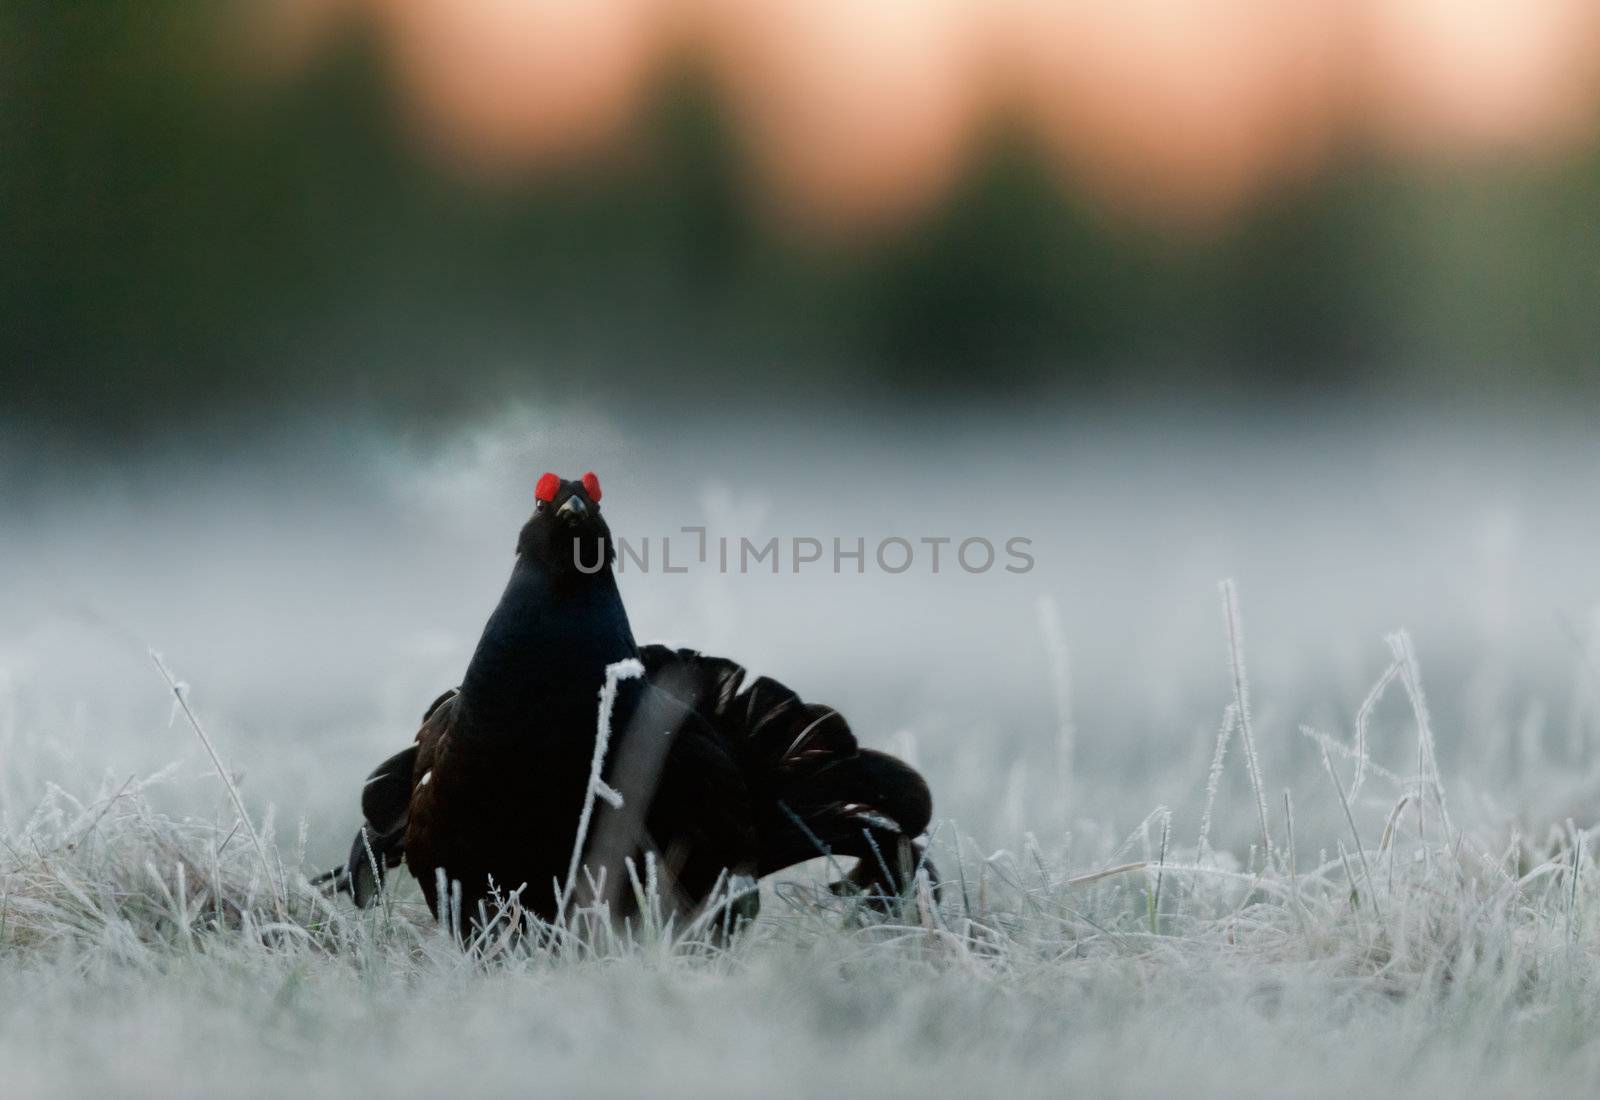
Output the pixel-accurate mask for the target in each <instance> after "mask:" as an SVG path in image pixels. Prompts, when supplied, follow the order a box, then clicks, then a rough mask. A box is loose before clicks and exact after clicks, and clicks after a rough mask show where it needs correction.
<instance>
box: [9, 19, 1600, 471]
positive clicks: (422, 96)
mask: <svg viewBox="0 0 1600 1100" xmlns="http://www.w3.org/2000/svg"><path fill="white" fill-rule="evenodd" d="M1597 32H1600V8H1597V7H1596V6H1595V5H1594V4H1593V3H1592V2H1589V0H1534V2H1521V3H1507V2H1500V0H1473V2H1467V0H1459V2H1458V0H1389V2H1378V0H1369V2H1359V3H1352V2H1322V0H1297V2H1289V3H1253V2H1247V0H1218V2H1216V3H1208V4H1195V5H1183V4H1166V3H1160V2H1154V0H1133V2H1128V3H1119V4H1114V5H1111V4H1093V5H1091V4H1073V3H1068V2H1065V0H1063V2H1059V3H1048V2H1045V3H1032V2H1029V0H1004V2H995V3H984V4H979V3H969V2H964V0H917V2H914V3H913V2H909V0H876V2H872V3H867V2H865V0H805V2H794V0H772V2H770V3H760V4H738V3H736V2H734V0H697V2H689V0H679V2H667V0H531V2H527V3H520V4H519V3H508V2H502V0H481V2H480V0H455V2H452V3H449V4H440V3H428V2H425V0H365V2H358V0H292V2H288V0H286V2H283V3H271V4H238V3H235V4H224V5H213V4H201V3H194V2H178V0H173V2H169V3H161V4H149V3H140V2H134V0H107V2H103V3H96V4H92V5H90V4H63V3H59V2H54V0H10V2H8V3H6V4H5V5H3V6H0V102H3V103H4V110H3V112H0V255H3V256H4V257H5V262H4V263H3V264H0V317H3V318H4V323H3V325H0V393H3V394H4V397H3V399H0V401H3V405H0V409H3V412H4V413H6V414H9V418H10V419H12V420H14V421H26V422H31V423H33V424H36V425H48V426H52V427H55V428H61V429H67V430H68V434H69V435H73V436H77V437H96V438H111V439H116V438H122V437H124V436H125V435H127V434H128V433H138V432H140V431H143V430H147V429H150V428H159V427H160V426H162V425H170V424H171V423H172V422H174V421H175V420H178V419H189V418H193V417H196V416H198V415H206V416H220V417H222V418H224V419H246V418H252V417H255V416H258V415H262V414H269V415H270V414H272V413H274V412H276V411H284V410H291V409H304V408H308V407H309V408H316V407H320V406H325V407H329V408H333V407H336V406H344V407H349V405H350V403H352V402H355V403H359V404H360V405H361V406H362V407H363V408H366V409H370V410H374V411H376V412H377V413H378V414H379V415H380V416H394V417H398V418H400V419H401V420H402V421H403V422H406V423H413V424H426V423H439V422H444V423H449V422H460V418H465V417H470V416H472V415H475V414H477V413H481V412H483V411H485V410H488V409H491V408H493V407H494V406H495V405H496V404H497V403H498V402H500V401H501V400H503V399H504V398H505V397H506V396H507V395H510V394H516V395H520V396H523V397H537V396H539V395H541V394H550V393H560V394H562V395H563V396H564V397H566V398H570V399H574V400H584V399H594V398H602V397H603V398H605V399H606V400H617V401H622V400H629V399H635V400H639V401H641V402H653V401H656V400H658V399H661V398H663V397H670V398H676V399H679V400H682V401H684V402H686V403H695V402H699V401H702V400H703V399H704V398H705V394H706V393H707V392H708V391H711V390H715V391H719V392H733V393H736V394H740V395H743V396H744V397H747V398H750V399H754V400H761V401H766V400H772V399H780V400H781V399H782V398H783V396H784V395H786V394H795V395H801V394H806V393H814V394H821V395H828V396H834V397H837V396H840V395H846V396H853V397H859V398H861V399H870V398H873V397H874V396H876V397H880V398H884V399H893V400H904V399H931V400H937V399H941V398H952V397H953V398H958V399H961V400H970V399H973V398H992V397H997V396H999V397H1005V396H1013V397H1014V396H1024V397H1028V396H1031V395H1035V394H1041V393H1046V392H1049V393H1058V392H1059V393H1062V394H1065V395H1067V396H1069V397H1071V396H1075V395H1094V396H1110V397H1114V398H1119V399H1121V398H1124V397H1127V398H1138V397H1140V396H1148V395H1150V394H1152V393H1156V392H1163V391H1168V390H1171V391H1173V392H1177V393H1183V394H1203V395H1211V396H1216V397H1218V398H1220V399H1224V400H1226V399H1230V398H1232V397H1234V396H1239V395H1252V396H1266V397H1272V396H1290V397H1296V396H1300V397H1303V396H1306V395H1308V394H1314V395H1318V396H1322V395H1327V394H1355V395H1375V396H1379V397H1382V396H1387V395H1391V394H1404V395H1433V396H1442V397H1448V398H1454V397H1457V396H1462V395H1465V396H1468V397H1475V398H1485V397H1486V398H1488V399H1490V400H1501V399H1505V398H1508V397H1513V396H1514V397H1516V398H1517V399H1518V400H1519V401H1520V400H1521V399H1522V398H1523V397H1526V396H1529V395H1532V396H1533V397H1535V398H1548V397H1553V398H1555V399H1557V400H1567V399H1569V398H1570V397H1573V396H1582V397H1585V398H1587V397H1588V396H1590V395H1591V394H1592V391H1593V388H1594V385H1595V381H1596V379H1597V378H1600V373H1597V372H1596V371H1595V370H1594V366H1595V355H1596V348H1597V347H1600V309H1597V308H1596V306H1597V295H1600V146H1597V143H1596V140H1595V138H1596V134H1597V132H1600V130H1597V120H1600V33H1597Z"/></svg>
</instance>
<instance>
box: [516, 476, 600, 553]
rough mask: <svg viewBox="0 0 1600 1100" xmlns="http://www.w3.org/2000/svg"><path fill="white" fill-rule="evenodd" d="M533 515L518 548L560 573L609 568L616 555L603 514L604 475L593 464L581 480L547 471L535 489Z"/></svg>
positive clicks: (518, 543)
mask: <svg viewBox="0 0 1600 1100" xmlns="http://www.w3.org/2000/svg"><path fill="white" fill-rule="evenodd" d="M533 496H534V505H533V516H532V517H531V518H530V519H529V520H528V522H527V523H525V524H523V526H522V534H521V535H520V536H519V537H518V538H517V553H518V554H519V555H521V556H523V557H525V558H528V559H529V560H531V561H535V562H538V563H539V564H541V565H543V566H544V567H545V568H546V569H547V570H549V571H550V573H551V574H552V575H553V576H555V577H561V578H565V577H574V578H579V577H583V576H584V575H586V574H587V575H595V574H598V573H601V572H603V571H605V570H606V569H608V568H609V567H610V565H611V562H612V560H613V559H614V558H615V557H616V551H615V549H614V548H613V546H612V544H611V529H610V528H609V527H607V526H606V521H605V519H604V518H602V517H601V515H600V479H599V478H598V477H596V476H595V475H594V472H593V471H592V470H591V471H590V472H589V473H586V474H584V475H583V476H582V477H581V478H579V479H578V480H576V481H567V480H566V479H564V478H561V477H558V476H556V475H555V474H548V473H547V474H545V475H544V476H543V477H541V478H540V479H539V482H538V484H537V485H536V486H534V490H533Z"/></svg>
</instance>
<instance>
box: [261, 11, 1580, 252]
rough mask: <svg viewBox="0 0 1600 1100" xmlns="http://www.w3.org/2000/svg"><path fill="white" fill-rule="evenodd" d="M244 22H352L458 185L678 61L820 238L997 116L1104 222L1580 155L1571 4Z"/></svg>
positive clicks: (568, 153)
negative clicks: (388, 67)
mask: <svg viewBox="0 0 1600 1100" xmlns="http://www.w3.org/2000/svg"><path fill="white" fill-rule="evenodd" d="M270 15H271V17H272V18H273V20H274V22H275V25H276V29H277V31H278V32H279V41H280V42H281V43H283V44H284V48H285V51H286V56H292V57H294V58H296V59H298V60H299V61H301V62H304V61H305V60H306V59H308V58H310V57H311V56H314V52H315V47H316V45H317V44H318V43H319V42H320V41H324V40H326V39H327V38H329V37H331V35H332V32H333V30H334V29H336V28H337V27H338V26H339V25H340V23H341V21H346V22H347V21H348V20H351V19H364V20H368V21H370V22H371V24H372V25H373V26H375V27H376V29H377V31H378V34H379V40H380V41H381V42H382V43H383V45H384V47H385V48H386V49H387V50H388V52H389V55H390V59H391V61H392V63H393V65H394V68H395V71H396V74H397V79H398V82H399V88H398V96H399V101H400V103H401V104H402V106H403V107H404V110H405V114H406V117H407V118H408V119H410V120H411V122H412V124H413V126H414V128H415V131H416V134H417V136H418V138H419V139H420V140H421V141H422V142H423V143H425V144H426V145H427V146H428V147H429V148H430V149H432V150H434V151H435V152H436V153H437V154H438V155H439V156H440V157H442V158H444V159H445V160H447V161H448V162H450V163H455V164H459V165H460V166H462V168H463V169H465V170H469V171H472V170H477V171H483V170H487V171H492V172H496V173H506V172H509V173H519V172H525V171H528V170H534V169H537V168H538V167H539V166H540V165H541V164H544V163H548V162H551V161H559V160H562V159H570V158H573V157H575V156H578V157H581V156H584V155H588V154H591V153H593V152H594V151H596V150H601V149H605V148H610V147H615V146H617V145H619V144H625V143H626V142H627V141H628V140H629V139H630V138H631V137H632V136H634V135H635V134H636V133H637V127H638V125H639V124H640V120H641V118H643V117H645V112H644V108H645V107H646V106H647V105H648V103H649V97H650V95H651V94H652V92H653V90H654V89H655V87H656V86H657V85H656V81H657V79H658V78H659V76H660V75H661V73H662V72H663V70H664V68H665V67H666V66H667V65H668V64H669V63H671V62H672V61H674V60H675V59H681V58H684V57H690V58H694V59H697V60H698V61H699V62H700V64H701V67H702V68H703V70H704V71H706V72H707V73H708V74H710V76H711V78H712V79H713V81H714V82H715V84H716V86H717V87H718V89H719V91H720V92H721V93H722V95H723V96H724V98H725V100H726V102H727V104H728V106H729V108H730V111H731V117H732V118H733V119H734V121H735V124H736V126H737V130H738V135H739V138H740V141H741V143H742V146H743V148H744V149H745V150H746V151H747V154H748V164H749V169H750V172H751V175H752V179H753V181H754V183H755V184H756V188H757V194H758V195H760V196H761V197H762V199H763V201H764V202H765V203H767V205H769V206H770V207H771V208H772V210H773V211H774V213H776V214H777V215H779V216H782V217H787V218H790V219H793V220H796V221H798V222H800V223H802V224H806V225H812V226H820V227H830V226H831V227H834V228H841V229H847V230H848V229H856V228H864V227H870V226H873V225H881V224H895V223H900V222H904V221H908V220H913V219H915V218H916V217H918V216H920V215H922V214H924V213H926V212H928V211H929V210H931V209H933V208H934V207H936V206H937V204H938V203H939V202H940V201H941V200H942V199H943V198H944V196H945V195H946V194H948V192H949V189H950V188H951V186H952V185H953V184H954V182H955V181H956V180H957V179H958V178H959V177H960V175H961V173H962V172H963V171H964V170H965V168H966V167H967V165H968V163H969V162H970V160H971V158H972V156H973V153H974V151H975V149H976V148H977V147H978V145H979V142H980V141H981V139H982V137H983V133H984V127H985V125H986V124H987V123H992V122H994V121H996V120H1001V119H1011V120H1014V121H1015V122H1018V123H1020V124H1021V125H1022V126H1023V127H1025V128H1026V129H1027V130H1028V131H1029V132H1031V133H1033V135H1034V136H1035V138H1036V139H1037V141H1038V142H1039V145H1040V148H1042V149H1043V150H1045V152H1046V153H1047V155H1048V156H1049V158H1050V160H1051V162H1052V163H1053V164H1054V165H1056V167H1057V169H1058V170H1059V173H1060V175H1061V178H1062V181H1063V183H1064V185H1066V186H1070V187H1072V188H1075V189H1077V190H1079V191H1081V192H1083V193H1085V194H1087V195H1089V196H1090V197H1092V198H1093V199H1094V200H1096V201H1097V202H1099V203H1100V204H1101V205H1103V206H1104V207H1106V208H1107V209H1109V210H1111V211H1114V212H1117V213H1119V214H1123V215H1127V216H1133V217H1142V218H1150V219H1155V220H1159V221H1169V222H1175V223H1180V224H1181V223H1194V224H1202V225H1203V224H1210V223H1214V222H1216V221H1219V220H1223V219H1225V218H1226V217H1227V216H1228V215H1230V214H1232V213H1234V212H1235V211H1237V210H1239V209H1240V208H1242V207H1243V206H1245V205H1247V204H1248V203H1249V202H1250V201H1251V200H1253V199H1254V198H1256V197H1258V196H1260V195H1262V194H1263V193H1266V192H1269V191H1270V190H1271V189H1272V188H1274V187H1276V186H1280V185H1282V184H1283V183H1284V182H1286V181H1291V180H1294V179H1297V178H1304V177H1305V176H1307V175H1309V174H1312V173H1315V172H1316V171H1318V170H1319V169H1320V168H1321V167H1323V166H1324V165H1326V164H1327V163H1328V162H1329V161H1330V160H1331V159H1332V158H1333V157H1335V156H1336V155H1338V153H1339V152H1340V151H1342V150H1352V149H1354V150H1360V149H1369V150H1376V151H1379V152H1381V153H1383V154H1384V155H1388V156H1392V157H1396V158H1402V159H1409V160H1413V161H1417V162H1420V163H1423V164H1433V165H1440V166H1446V167H1449V166H1454V165H1456V164H1460V163H1463V162H1470V161H1474V160H1484V159H1503V158H1506V157H1519V158H1550V157H1558V156H1561V155H1564V154H1568V153H1571V152H1573V151H1574V150H1577V149H1582V148H1585V147H1588V146H1590V145H1592V144H1593V143H1594V142H1595V140H1596V138H1597V136H1600V4H1596V3H1594V2H1593V0H1116V2H1115V3H1110V2H1098V0H1097V2H1088V0H448V2H444V0H275V2H274V3H273V4H272V6H271V8H270ZM290 47H292V51H291V50H290Z"/></svg>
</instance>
